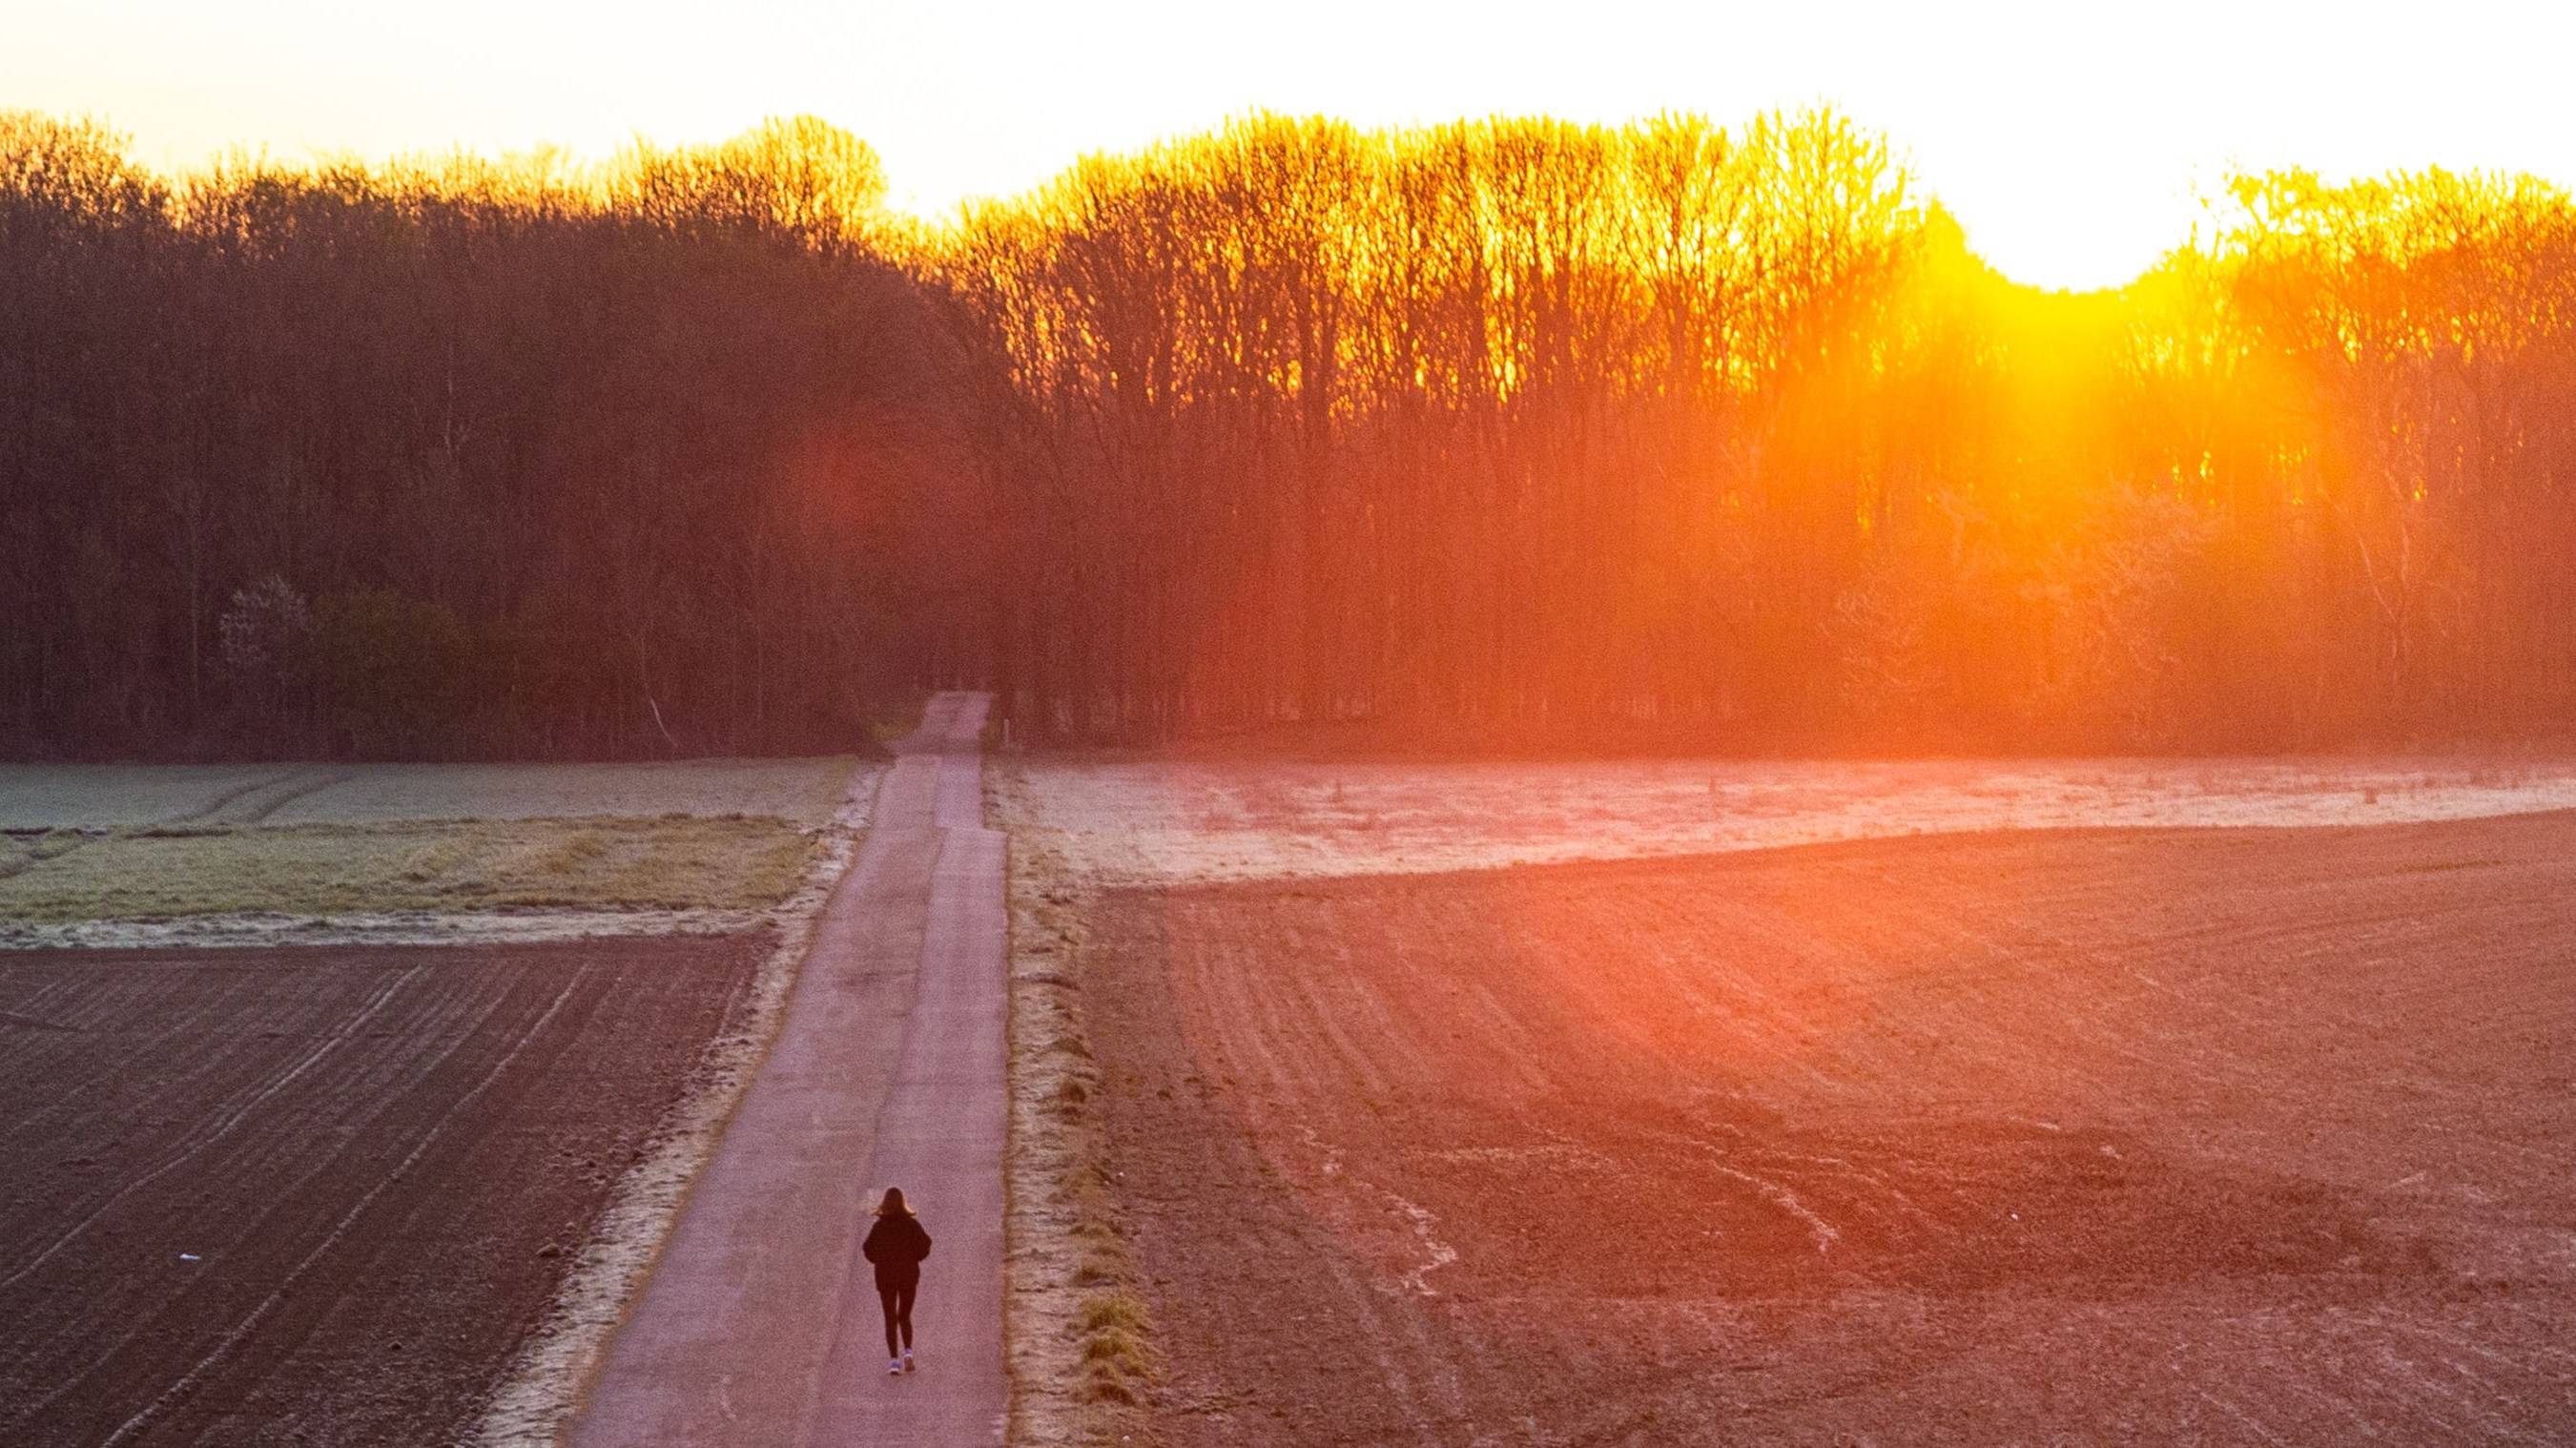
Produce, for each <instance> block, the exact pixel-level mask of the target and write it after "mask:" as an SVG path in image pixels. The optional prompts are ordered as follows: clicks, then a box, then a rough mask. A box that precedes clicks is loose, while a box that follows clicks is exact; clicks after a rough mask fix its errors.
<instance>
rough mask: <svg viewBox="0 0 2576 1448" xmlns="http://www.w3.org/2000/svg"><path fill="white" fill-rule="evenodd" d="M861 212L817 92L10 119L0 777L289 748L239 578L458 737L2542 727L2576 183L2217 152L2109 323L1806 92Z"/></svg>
mask: <svg viewBox="0 0 2576 1448" xmlns="http://www.w3.org/2000/svg"><path fill="white" fill-rule="evenodd" d="M883 193H884V182H883V179H882V173H881V171H880V170H879V168H878V167H877V165H876V162H875V157H874V155H873V153H872V152H870V151H869V150H868V149H867V147H866V146H865V145H864V144H863V143H861V142H859V141H858V140H857V139H855V138H853V137H850V136H848V135H846V134H845V133H841V132H837V131H834V130H833V129H831V128H830V127H826V126H821V125H819V124H816V123H814V122H811V121H794V122H779V123H772V124H770V125H767V126H764V127H762V128H761V129H759V130H757V131H755V132H752V133H750V134H749V135H746V136H744V137H740V138H737V139H736V140H734V141H732V142H728V143H724V144H722V145H717V146H707V147H694V148H687V149H681V150H665V149H661V148H657V147H653V146H649V145H643V144H638V145H636V146H634V147H632V148H630V150H629V151H628V152H627V153H626V154H624V155H623V156H621V157H620V158H619V159H618V160H617V161H616V162H615V163H614V164H612V165H610V166H607V167H604V168H599V169H586V168H576V167H571V166H568V165H566V164H565V163H563V162H562V161H561V160H560V159H559V158H553V157H548V156H538V157H532V158H523V159H519V160H515V161H509V162H489V161H483V160H479V159H476V158H472V157H462V156H460V157H453V158H447V159H443V160H438V161H434V162H429V163H422V164H404V165H393V166H382V167H367V166H360V165H355V164H341V165H332V166H326V167H321V168H313V169H302V168H290V167H282V166H277V165H273V164H269V163H266V162H247V161H236V162H231V163H227V164H225V165H223V166H220V167H217V168H215V169H213V170H210V171H208V172H206V173H203V174H199V175H193V176H188V177H182V178H176V179H175V180H174V179H169V178H163V177H160V176H157V175H155V174H153V173H151V172H149V171H147V170H145V169H143V168H141V167H139V166H137V165H135V164H134V163H133V162H132V161H131V160H130V159H129V158H127V157H126V156H125V155H124V153H123V152H122V150H121V148H120V146H119V144H118V143H117V142H116V141H115V139H114V138H113V137H111V136H108V135H107V134H105V133H103V132H101V131H99V130H97V129H96V128H94V127H82V126H78V125H68V124H64V123H58V122H51V121H46V120H44V119H42V118H38V117H30V116H17V117H10V118H7V119H6V120H5V121H0V424H5V425H0V537H5V538H6V540H7V547H6V548H5V549H0V617H7V618H10V619H12V620H13V621H15V622H16V625H17V626H16V627H13V628H11V629H8V630H0V744H5V742H6V741H8V740H18V741H21V742H26V741H32V744H31V745H29V747H40V748H49V749H64V748H75V749H77V748H102V749H103V748H112V747H113V748H124V749H128V750H131V749H138V748H141V749H151V748H159V747H167V741H169V740H171V739H173V738H181V739H202V738H205V737H208V736H209V735H213V736H218V737H220V736H222V735H223V733H224V731H226V730H239V729H244V728H246V727H247V725H246V723H245V721H247V720H248V718H249V715H250V714H251V713H256V712H259V710H270V709H272V704H273V702H274V701H279V700H283V701H285V703H284V704H279V705H276V706H275V707H277V708H286V709H287V711H288V712H290V713H292V712H295V711H296V710H301V711H302V712H301V713H300V714H299V715H298V716H297V717H298V718H299V719H300V720H301V721H302V723H301V726H300V727H303V728H306V729H308V730H312V731H323V730H324V727H325V721H327V720H329V719H331V718H332V717H334V716H333V714H332V710H331V706H330V704H329V701H328V698H327V697H326V696H327V694H328V689H327V686H326V681H322V680H319V679H318V678H306V679H303V680H302V681H300V683H298V685H297V687H296V688H295V689H287V688H285V687H284V685H283V681H280V680H266V681H254V682H256V684H257V687H251V686H249V685H245V684H242V683H241V681H235V680H227V679H226V678H224V677H223V674H222V670H221V668H220V666H219V663H217V662H210V661H209V660H210V655H209V650H210V649H211V648H212V647H213V644H212V643H211V642H210V640H213V639H214V638H215V637H216V636H217V633H218V627H217V625H218V623H219V617H218V616H219V615H220V614H221V613H222V611H223V610H224V609H225V607H226V606H227V604H226V600H227V599H229V598H231V597H232V595H233V594H234V593H235V592H237V591H243V590H255V588H256V587H257V586H259V585H261V584H262V581H263V580H265V579H267V578H269V577H271V576H272V575H274V576H278V577H280V578H282V579H284V580H285V581H286V582H287V583H288V584H290V585H291V586H292V588H293V589H294V590H296V591H298V592H300V593H302V594H304V595H307V596H309V597H311V598H312V599H314V600H315V601H316V602H317V603H318V602H319V601H321V600H323V599H324V598H326V597H327V596H333V595H344V594H345V595H351V596H356V595H360V594H376V593H391V594H394V595H398V596H401V597H405V598H409V599H412V600H414V601H416V602H419V603H422V604H424V605H427V609H426V611H423V610H418V609H415V610H412V611H411V612H408V613H401V614H400V615H399V616H400V617H406V618H408V617H415V616H417V617H420V618H429V617H431V616H432V615H436V616H438V620H439V622H438V628H437V629H436V630H435V632H436V634H437V636H438V637H439V638H441V639H452V640H463V641H464V642H463V643H462V644H461V645H458V646H456V647H454V648H450V649H449V650H448V652H451V653H458V654H460V657H459V658H458V659H453V660H447V661H446V663H445V664H443V665H441V666H442V667H446V666H452V667H453V668H454V669H455V670H457V671H458V672H459V679H458V682H457V689H458V691H459V695H458V696H459V697H463V698H466V699H468V700H469V701H470V702H469V705H468V706H467V707H463V708H461V709H460V710H459V711H457V713H456V715H455V717H454V719H453V721H452V724H451V725H450V726H446V727H444V728H443V731H442V733H441V737H440V739H439V741H438V742H437V743H436V744H435V745H434V746H433V745H424V746H423V747H424V748H433V749H435V750H444V751H449V752H476V751H508V752H538V753H544V752H591V753H596V752H607V753H620V752H659V751H662V750H666V749H669V748H674V747H683V741H685V747H705V748H720V749H760V748H768V747H780V746H783V745H785V744H787V743H788V742H789V741H794V740H810V739H817V738H822V737H826V736H829V737H839V735H838V734H836V733H835V732H834V731H838V730H845V729H846V728H847V727H848V719H849V717H850V709H851V707H852V706H851V704H850V696H851V695H852V694H853V693H854V692H864V691H865V690H868V689H878V688H890V687H893V686H895V685H897V684H898V683H901V682H905V681H914V680H922V679H930V678H936V679H939V680H941V681H957V680H967V679H989V680H991V681H992V682H994V683H996V684H997V685H998V686H999V688H1000V690H1001V692H1002V694H1003V696H1004V698H1005V700H1006V701H1007V703H1008V704H1009V705H1010V706H1011V707H1013V708H1015V709H1016V710H1017V712H1018V714H1019V716H1020V719H1021V721H1022V727H1023V728H1024V729H1034V730H1036V731H1038V732H1043V733H1057V734H1068V735H1074V736H1083V737H1110V738H1123V739H1157V738H1165V737H1170V736H1174V735H1179V734H1185V733H1191V732H1200V731H1209V730H1222V729H1241V728H1257V727H1263V726H1269V725H1274V724H1282V723H1292V722H1303V723H1336V722H1339V723H1355V724H1359V725H1362V726H1364V727H1366V728H1368V729H1370V730H1373V731H1377V732H1378V733H1379V734H1381V735H1397V736H1420V737H1425V738H1430V739H1435V740H1440V741H1446V742H1451V743H1463V744H1469V745H1472V744H1476V743H1480V742H1491V743H1520V742H1534V741H1538V740H1542V739H1546V738H1551V737H1584V738H1599V737H1602V736H1603V735H1604V734H1605V733H1606V734H1607V735H1609V736H1612V737H1620V736H1623V735H1626V736H1633V737H1634V738H1636V739H1638V740H1640V741H1669V742H1673V743H1676V744H1688V745H1690V746H1692V747H1761V748H1827V747H1830V748H1890V749H1895V748H1904V749H1913V748H1980V749H1986V748H2050V749H2106V748H2108V749H2175V748H2265V747H2279V746H2292V745H2312V744H2323V743H2330V742H2336V741H2341V740H2356V739H2368V740H2380V741H2403V740H2412V739H2419V738H2431V737H2457V736H2460V735H2464V734H2471V733H2478V734H2490V735H2494V734H2511V735H2529V734H2536V733H2547V732H2563V731H2564V728H2565V724H2564V721H2565V720H2566V719H2567V718H2569V717H2570V716H2571V711H2576V573H2571V571H2570V570H2569V569H2567V568H2566V567H2565V566H2564V564H2563V560H2564V559H2565V558H2567V557H2570V556H2576V506H2571V494H2570V489H2571V487H2576V407H2571V405H2570V404H2569V402H2568V400H2567V399H2568V398H2570V397H2571V396H2576V208H2571V205H2570V203H2569V201H2568V198H2567V196H2566V195H2565V194H2564V193H2563V192H2560V191H2558V190H2556V189H2554V188H2551V187H2548V186H2545V185H2542V184H2540V183H2537V182H2534V181H2531V180H2528V179H2522V178H2508V177H2495V176H2466V175H2453V174H2447V173H2443V172H2438V171H2437V172H2425V173H2420V174H2411V175H2400V176H2395V177H2391V178H2388V179H2385V180H2382V181H2376V182H2368V183H2361V184H2356V185H2348V186H2327V185H2323V184H2320V183H2319V182H2317V181H2316V180H2314V179H2313V178H2311V177H2308V176H2305V175H2300V174H2296V173H2289V174H2279V175H2268V176H2256V177H2245V178H2240V179H2239V180H2238V181H2237V183H2236V184H2235V186H2234V188H2233V190H2232V193H2231V198H2232V199H2231V202H2230V205H2231V206H2232V208H2233V209H2232V211H2231V212H2230V213H2229V214H2228V215H2227V216H2226V217H2225V218H2224V225H2223V226H2222V227H2221V228H2220V229H2219V230H2218V231H2217V232H2216V233H2215V234H2214V235H2213V236H2212V237H2211V238H2210V239H2208V240H2207V241H2206V242H2205V243H2203V244H2201V245H2200V246H2198V247H2197V248H2196V249H2185V250H2181V251H2177V252H2175V253H2173V254H2171V255H2170V256H2168V258H2167V259H2166V261H2165V262H2164V264H2163V265H2162V266H2160V267H2159V268H2157V269H2156V270H2155V271H2153V272H2151V273H2149V274H2148V275H2146V276H2144V277H2142V278H2140V279H2139V280H2138V281H2137V282H2135V283H2134V284H2132V285H2131V286H2129V287H2127V288H2124V289H2122V290H2120V291H2118V292H2097V293H2088V294H2080V295H2070V294H2066V293H2051V292H2040V291H2036V290H2033V289H2031V288H2028V287H2024V286H2020V285H2017V284H2015V283H2014V282H2012V281H2010V280H2008V279H2007V278H2005V277H2003V276H2001V275H1999V274H1997V273H1996V272H1995V271H1994V270H1993V269H1992V268H1990V267H1989V266H1987V265H1986V264H1985V262H1984V261H1982V260H1981V259H1980V258H1978V257H1977V256H1975V255H1973V254H1972V253H1971V252H1970V251H1969V249H1968V247H1967V245H1966V243H1965V240H1964V238H1963V237H1962V235H1961V233H1960V230H1959V228H1958V227H1957V226H1956V225H1955V224H1954V223H1953V221H1952V219H1951V218H1950V217H1949V216H1948V215H1947V214H1946V213H1945V212H1943V210H1942V209H1941V208H1940V207H1939V205H1938V204H1937V203H1936V202H1934V201H1933V200H1932V199H1931V198H1929V197H1927V196H1925V195H1924V194H1922V193H1921V192H1920V190H1919V189H1918V188H1917V187H1916V185H1915V183H1914V181H1913V179H1912V178H1911V177H1910V176H1908V175H1907V174H1906V173H1905V171H1904V169H1903V168H1902V167H1901V166H1900V165H1899V164H1898V162H1897V160H1896V159H1895V155H1894V153H1893V152H1892V151H1891V150H1890V148H1889V146H1888V145H1887V144H1886V142H1884V141H1883V140H1882V139H1880V138H1879V137H1877V136H1875V135H1872V134H1869V133H1867V132H1865V131H1863V130H1861V129H1859V128H1858V127H1856V126H1854V125H1852V124H1851V123H1850V122H1848V121H1847V120H1845V119H1843V118H1841V117H1838V116H1836V115H1833V114H1831V113H1812V114H1804V115H1796V116H1776V115H1775V116H1766V117H1762V118H1758V119H1756V120H1755V121H1753V122H1751V123H1750V124H1747V125H1744V126H1740V127H1733V128H1721V127H1718V126H1715V125H1712V124H1710V123H1708V122H1705V121H1702V120H1699V119H1697V118H1692V117H1678V116H1665V117H1658V118H1655V119H1652V120H1647V121H1640V122H1637V123H1634V124H1630V125H1625V126H1617V127H1604V126H1594V125H1573V124H1567V123H1562V122H1557V121H1551V120H1544V119H1495V120H1488V121H1474V122H1460V123H1455V124H1448V125H1440V126H1430V127H1421V128H1414V129H1405V130H1393V131H1370V130H1362V129H1359V128H1356V127H1353V126H1351V125H1348V124H1344V123H1341V122H1337V121H1332V120H1326V119H1296V118H1287V117H1279V116H1267V115H1263V116H1252V117H1247V118H1245V119H1242V120H1239V121H1237V122H1235V123H1233V124H1230V125H1228V126H1226V127H1224V128H1222V129H1221V130H1218V131H1216V132H1214V133H1211V134H1208V135H1204V136H1199V137H1195V138H1191V139H1186V140H1180V141H1175V142H1171V143H1167V144H1164V145H1161V146H1157V147H1154V148H1152V149H1150V150H1147V151H1144V152H1141V153H1137V154H1133V155H1104V156H1095V157H1091V158H1087V159H1085V160H1083V161H1082V162H1080V163H1079V164H1077V165H1076V166H1074V167H1073V168H1071V169H1070V170H1068V171H1067V172H1065V173H1064V174H1063V175H1061V176H1059V177H1058V178H1056V179H1055V180H1054V181H1053V182H1051V183H1050V184H1048V185H1046V186H1044V187H1042V188H1040V189H1038V190H1037V191H1035V192H1033V193H1031V194H1029V195H1027V196H1024V197H1021V198H1018V199H1016V200H1012V201H1006V202H996V203H987V204H984V205H981V206H978V207H975V208H973V209H971V210H969V211H968V212H967V213H966V214H965V215H964V216H963V217H962V218H961V219H960V221H959V222H958V223H957V224H955V225H953V226H950V227H947V228H943V229H925V228H919V227H916V226H912V225H909V224H905V223H900V222H898V221H895V220H893V219H890V218H889V217H888V216H886V215H885V214H884V212H883V211H882V209H881V201H882V197H883ZM245 596H248V595H247V594H245ZM322 612H323V611H319V610H317V613H316V616H317V617H319V616H322ZM332 616H337V615H332ZM396 616H397V614H396V613H392V612H388V613H386V614H385V617H388V618H392V617H396ZM961 618H962V619H969V620H972V623H971V624H960V623H959V622H958V620H959V619H961ZM451 623H452V624H453V625H454V627H452V628H451V627H449V625H450V624H451ZM425 647H426V646H425ZM464 655H470V656H471V658H470V659H469V658H465V657H463V656H464ZM433 662H436V661H433ZM853 681H859V682H853ZM254 703H256V704H257V708H256V709H254V708H253V707H252V706H253V704H254ZM648 703H649V705H650V707H649V708H647V707H646V705H647V704H648ZM674 719H676V720H677V721H678V723H677V724H672V723H671V722H670V721H672V720H674ZM292 722H294V721H277V720H270V721H268V723H267V732H266V734H264V735H262V736H261V737H273V738H277V739H292V738H295V737H297V736H296V735H295V733H294V730H293V729H289V728H287V727H286V724H288V723H292ZM316 737H319V736H318V735H317V736H316ZM339 737H340V740H341V742H340V743H339V744H335V745H332V746H331V747H350V748H355V747H361V746H359V745H357V744H355V743H352V742H350V739H351V738H352V737H353V736H346V735H344V736H339ZM308 747H310V741H309V740H308Z"/></svg>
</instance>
